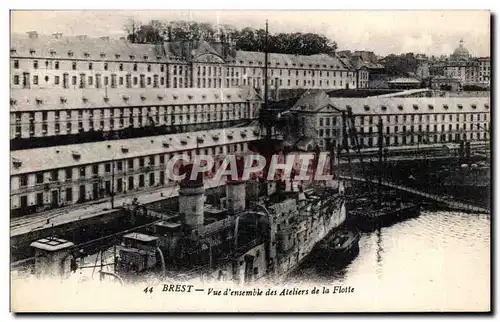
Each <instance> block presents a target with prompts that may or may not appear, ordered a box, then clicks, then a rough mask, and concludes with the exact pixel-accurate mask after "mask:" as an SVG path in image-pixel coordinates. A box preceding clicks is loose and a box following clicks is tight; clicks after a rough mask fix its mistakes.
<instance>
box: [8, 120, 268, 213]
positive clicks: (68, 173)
mask: <svg viewBox="0 0 500 322" xmlns="http://www.w3.org/2000/svg"><path fill="white" fill-rule="evenodd" d="M259 135H260V134H259V131H257V130H256V128H255V127H253V126H250V127H236V128H231V129H216V130H208V131H197V132H190V133H182V134H171V135H165V136H152V137H143V138H136V139H126V140H118V141H106V142H91V143H83V144H75V145H68V146H64V147H60V146H54V147H45V148H37V149H31V150H30V151H29V153H27V152H26V151H24V150H19V151H13V152H11V182H10V183H11V195H10V200H11V214H12V215H13V216H19V215H26V214H29V213H35V212H40V211H44V210H48V209H52V208H60V207H63V206H69V205H72V204H76V203H85V202H89V201H95V200H99V199H103V198H109V197H110V196H111V194H112V193H113V194H114V195H116V196H121V195H123V194H126V193H130V192H137V191H139V192H140V191H145V190H147V189H149V190H151V189H160V188H164V187H168V186H174V185H175V184H176V181H175V180H173V174H175V172H176V171H177V170H178V168H179V166H180V165H181V164H182V162H181V160H178V162H177V161H176V162H174V161H171V162H172V163H173V165H175V167H174V168H173V169H172V168H170V167H168V168H167V164H168V162H169V160H171V159H172V158H173V157H174V156H175V155H179V154H182V155H184V156H185V157H186V159H188V158H193V157H194V156H195V154H203V155H210V156H214V157H215V159H216V160H219V161H216V162H215V164H216V166H215V169H218V165H220V162H221V159H222V158H223V157H224V156H225V155H226V154H228V153H232V154H245V153H247V152H248V143H249V142H252V141H255V140H256V139H258V138H259ZM176 169H177V170H176ZM169 171H170V172H169Z"/></svg>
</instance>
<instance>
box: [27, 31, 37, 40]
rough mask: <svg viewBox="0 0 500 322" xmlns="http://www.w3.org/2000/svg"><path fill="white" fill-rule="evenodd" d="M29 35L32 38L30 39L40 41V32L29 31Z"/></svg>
mask: <svg viewBox="0 0 500 322" xmlns="http://www.w3.org/2000/svg"><path fill="white" fill-rule="evenodd" d="M27 34H28V36H29V37H30V39H38V32H36V31H28V32H27Z"/></svg>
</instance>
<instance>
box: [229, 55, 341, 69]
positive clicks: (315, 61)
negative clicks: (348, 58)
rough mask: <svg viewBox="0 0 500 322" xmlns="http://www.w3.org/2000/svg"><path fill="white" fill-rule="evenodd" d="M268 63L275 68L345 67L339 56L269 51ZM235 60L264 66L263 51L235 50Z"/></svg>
mask: <svg viewBox="0 0 500 322" xmlns="http://www.w3.org/2000/svg"><path fill="white" fill-rule="evenodd" d="M268 59H269V61H268V62H269V65H270V66H271V67H276V68H292V67H295V68H328V69H336V70H338V69H346V66H345V63H344V62H342V61H341V60H340V59H339V57H332V56H329V55H325V54H319V55H311V56H306V55H290V54H276V53H270V54H269V56H268ZM235 60H236V61H239V62H241V61H243V62H247V63H249V62H251V64H253V65H254V66H256V67H258V66H264V53H263V52H257V51H241V50H240V51H237V52H236V58H235Z"/></svg>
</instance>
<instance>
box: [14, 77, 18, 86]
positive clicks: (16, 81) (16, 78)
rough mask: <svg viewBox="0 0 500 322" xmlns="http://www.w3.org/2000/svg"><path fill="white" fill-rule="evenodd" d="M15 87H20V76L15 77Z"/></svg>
mask: <svg viewBox="0 0 500 322" xmlns="http://www.w3.org/2000/svg"><path fill="white" fill-rule="evenodd" d="M14 85H19V76H18V75H14Z"/></svg>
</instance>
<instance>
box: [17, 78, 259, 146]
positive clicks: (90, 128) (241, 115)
mask: <svg viewBox="0 0 500 322" xmlns="http://www.w3.org/2000/svg"><path fill="white" fill-rule="evenodd" d="M260 104H261V98H260V97H259V95H258V94H257V93H256V92H255V91H254V90H253V89H252V88H249V87H247V88H229V89H218V90H216V89H197V88H182V89H175V90H174V89H171V90H167V89H149V90H147V91H145V90H140V89H129V90H125V89H110V90H108V91H101V90H96V89H85V90H62V89H57V90H56V89H53V90H43V89H14V90H12V91H11V99H10V130H11V139H12V142H13V145H16V148H17V146H21V147H22V146H28V145H30V146H31V147H37V146H38V147H40V146H43V145H45V146H48V145H61V144H62V143H63V142H66V143H78V142H82V140H83V138H87V141H92V139H93V138H97V137H99V136H100V137H104V138H108V139H112V138H115V139H116V138H130V137H134V136H136V137H137V136H139V135H138V134H140V133H142V134H143V135H142V136H147V135H155V134H157V135H160V134H169V133H182V132H191V131H198V130H208V129H215V128H224V127H230V126H234V125H238V124H240V125H241V124H242V123H244V122H247V123H248V122H251V121H252V120H255V119H256V118H257V117H258V111H259V109H260ZM104 134H105V135H104Z"/></svg>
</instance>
